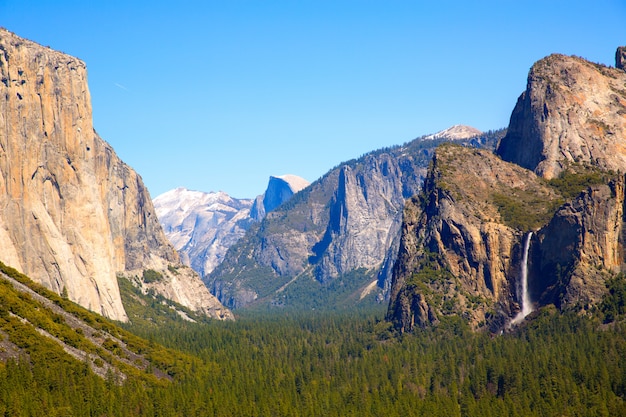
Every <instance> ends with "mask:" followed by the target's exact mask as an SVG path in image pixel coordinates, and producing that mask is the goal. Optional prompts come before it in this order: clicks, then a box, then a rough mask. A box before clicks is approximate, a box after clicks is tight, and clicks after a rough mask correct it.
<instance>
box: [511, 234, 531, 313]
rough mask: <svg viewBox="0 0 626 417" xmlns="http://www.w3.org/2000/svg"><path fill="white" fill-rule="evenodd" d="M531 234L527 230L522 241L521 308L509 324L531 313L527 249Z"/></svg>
mask: <svg viewBox="0 0 626 417" xmlns="http://www.w3.org/2000/svg"><path fill="white" fill-rule="evenodd" d="M532 236H533V232H528V234H527V235H526V242H525V243H524V255H523V256H522V271H521V272H522V274H521V275H522V309H521V311H520V312H519V313H517V315H516V316H515V318H514V319H513V320H512V321H511V324H519V323H521V322H522V320H524V318H526V316H527V315H529V314H530V313H532V311H533V305H532V302H531V301H530V294H529V293H528V251H529V249H530V239H531V238H532Z"/></svg>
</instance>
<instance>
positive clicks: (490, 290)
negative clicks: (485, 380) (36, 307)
mask: <svg viewBox="0 0 626 417" xmlns="http://www.w3.org/2000/svg"><path fill="white" fill-rule="evenodd" d="M433 161H434V163H433V165H432V167H431V170H430V172H429V176H428V177H427V179H426V181H425V182H424V188H423V190H422V192H421V193H420V195H419V196H416V197H413V198H412V199H410V200H409V201H408V202H407V204H406V206H405V209H404V219H403V225H402V238H401V242H400V250H399V254H398V260H397V262H396V264H395V267H394V273H393V284H392V289H391V296H390V299H391V302H390V307H389V313H388V314H389V317H390V318H391V319H392V320H394V321H396V324H397V325H398V327H399V328H400V329H402V330H404V331H410V330H412V329H413V328H414V327H416V326H419V327H424V326H426V325H429V324H431V323H433V322H436V321H438V318H439V317H441V316H442V315H449V314H460V315H462V316H463V317H464V318H465V319H467V320H468V321H469V322H470V323H471V324H472V325H473V326H474V327H477V326H478V325H479V324H480V323H481V322H483V323H484V322H485V321H486V320H487V319H488V318H489V319H490V320H492V321H493V320H494V319H498V320H500V317H505V316H510V315H511V314H512V312H513V311H515V310H517V309H518V308H519V307H518V303H517V301H516V300H517V294H516V286H515V283H516V282H517V281H518V280H519V271H520V260H521V259H522V254H521V251H522V246H523V245H522V240H523V235H524V233H523V232H522V231H519V230H517V229H516V228H515V227H512V226H510V225H507V224H506V222H505V221H504V220H503V218H502V216H501V215H500V212H499V209H498V202H499V200H498V197H497V196H502V195H506V196H509V195H510V196H513V198H516V199H520V200H524V199H526V198H527V197H528V196H529V195H530V196H533V198H535V197H534V196H536V198H537V199H538V200H541V201H545V202H550V201H556V200H558V198H559V196H558V195H557V194H556V193H554V192H553V191H552V190H551V189H550V188H549V187H547V186H546V185H544V184H543V183H542V182H541V181H540V180H539V179H538V177H537V176H536V175H535V174H533V173H532V172H531V171H528V170H525V169H523V168H521V167H519V166H517V165H514V164H510V163H506V162H504V161H502V160H501V159H499V158H498V157H496V156H495V155H493V154H492V153H491V152H488V151H484V150H473V149H468V148H463V147H458V146H440V147H439V148H438V149H437V151H436V153H435V157H434V159H433ZM521 190H526V191H525V192H524V193H523V195H522V191H521ZM516 193H519V196H516V195H515V194H516ZM529 204H530V202H529ZM542 210H543V211H546V210H547V209H546V210H544V209H539V212H538V213H537V214H536V215H537V216H542V215H545V213H541V211H542Z"/></svg>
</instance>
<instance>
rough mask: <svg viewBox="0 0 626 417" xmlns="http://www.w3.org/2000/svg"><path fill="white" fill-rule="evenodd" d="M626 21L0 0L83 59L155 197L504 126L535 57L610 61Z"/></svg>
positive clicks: (100, 117) (573, 7)
mask: <svg viewBox="0 0 626 417" xmlns="http://www.w3.org/2000/svg"><path fill="white" fill-rule="evenodd" d="M625 22H626V2H624V1H623V0H612V1H609V0H597V1H575V0H574V1H571V0H570V1H561V0H542V1H535V0H523V1H520V0H515V1H513V0H497V1H495V0H494V1H469V0H464V1H446V0H443V1H400V0H386V1H368V0H333V1H327V0H290V1H287V0H285V1H261V0H257V1H246V0H223V1H192V0H179V1H177V2H171V1H170V2H164V1H158V0H156V1H155V0H153V1H143V0H141V1H132V0H126V1H119V0H107V1H84V0H81V1H77V0H55V1H52V0H50V1H43V0H42V1H30V0H0V26H4V27H6V28H7V29H9V30H11V31H13V32H15V33H16V34H18V35H20V36H23V37H25V38H28V39H31V40H33V41H36V42H38V43H41V44H43V45H47V46H50V47H52V48H54V49H57V50H60V51H63V52H66V53H68V54H71V55H74V56H76V57H78V58H81V59H82V60H84V61H85V62H86V63H87V68H88V77H89V88H90V91H91V97H92V104H93V112H94V125H95V128H96V130H97V131H98V133H99V134H100V136H102V137H103V138H104V139H105V140H106V141H108V142H109V143H110V144H111V145H112V146H113V147H114V149H115V150H116V152H117V153H118V155H119V156H120V157H121V158H122V159H123V160H124V161H125V162H126V163H128V164H129V165H130V166H132V167H133V168H134V169H135V170H136V171H137V172H139V174H140V175H141V176H142V177H143V180H144V182H145V183H146V185H147V186H148V189H149V190H150V193H151V195H152V196H153V197H156V196H157V195H159V194H161V193H163V192H165V191H167V190H169V189H172V188H175V187H178V186H184V187H187V188H190V189H195V190H201V191H218V190H221V191H225V192H227V193H229V194H231V195H233V196H235V197H240V198H242V197H254V196H256V195H257V194H260V193H262V192H263V191H264V189H265V186H266V185H267V181H268V177H269V176H270V175H282V174H296V175H300V176H302V177H304V178H306V179H307V180H309V181H313V180H315V179H317V178H319V177H320V176H321V175H323V174H324V173H325V172H327V171H328V170H329V169H330V168H332V167H334V166H336V165H337V164H339V163H340V162H342V161H345V160H349V159H352V158H355V157H358V156H360V155H362V154H364V153H366V152H368V151H371V150H374V149H378V148H381V147H385V146H390V145H396V144H402V143H404V142H406V141H409V140H411V139H413V138H415V137H418V136H421V135H424V134H428V133H433V132H436V131H439V130H442V129H445V128H447V127H449V126H451V125H453V124H459V123H460V124H468V125H472V126H474V127H476V128H478V129H481V130H488V129H496V128H500V127H505V126H507V125H508V121H509V116H510V113H511V110H512V109H513V106H514V105H515V102H516V100H517V97H518V96H519V94H520V93H521V92H522V91H523V90H524V88H525V85H526V76H527V73H528V69H529V68H530V66H531V65H532V64H533V62H535V61H536V60H538V59H541V58H542V57H544V56H546V55H548V54H550V53H553V52H558V53H564V54H571V55H578V56H582V57H584V58H587V59H589V60H591V61H594V62H600V63H604V64H607V65H613V64H614V55H615V49H616V47H617V46H619V45H626V23H625Z"/></svg>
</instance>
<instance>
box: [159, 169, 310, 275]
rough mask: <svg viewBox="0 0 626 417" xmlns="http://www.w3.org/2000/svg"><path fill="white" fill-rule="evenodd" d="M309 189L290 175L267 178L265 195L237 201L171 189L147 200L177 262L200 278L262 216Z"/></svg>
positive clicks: (231, 198)
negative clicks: (175, 255) (172, 246)
mask: <svg viewBox="0 0 626 417" xmlns="http://www.w3.org/2000/svg"><path fill="white" fill-rule="evenodd" d="M307 185H309V183H308V181H306V180H305V179H303V178H301V177H298V176H296V175H281V176H271V177H270V180H269V183H268V186H267V189H266V191H265V193H263V194H261V195H259V196H258V197H257V198H256V199H254V200H253V199H237V198H233V197H231V196H229V195H228V194H226V193H225V192H222V191H220V192H209V193H207V192H202V191H192V190H188V189H186V188H182V187H181V188H176V189H174V190H170V191H167V192H166V193H164V194H161V195H159V196H158V197H156V198H155V199H154V200H153V203H154V207H155V210H156V214H157V216H158V218H159V221H160V222H161V225H162V226H163V230H164V231H165V235H166V236H167V237H168V239H169V240H170V242H172V245H174V248H175V249H176V250H177V251H178V252H179V254H180V257H181V260H182V261H183V262H184V263H185V264H187V265H189V266H191V267H192V268H193V269H194V270H195V271H196V272H198V273H199V274H200V275H201V276H205V275H207V274H209V273H210V272H211V271H213V269H215V267H216V266H217V265H219V264H220V262H221V261H222V259H223V258H224V255H225V254H226V251H228V248H230V247H231V246H232V245H233V244H235V243H236V242H237V241H238V240H239V239H240V238H241V237H242V236H243V235H244V234H245V233H246V231H247V230H248V229H249V228H250V226H252V224H253V223H254V222H256V221H260V220H263V218H264V217H265V213H266V212H270V211H272V210H274V209H275V208H276V207H278V206H279V205H281V204H282V203H284V202H286V201H287V200H289V199H290V198H291V196H293V195H294V194H295V193H296V192H298V191H300V190H301V189H303V188H305V187H306V186H307Z"/></svg>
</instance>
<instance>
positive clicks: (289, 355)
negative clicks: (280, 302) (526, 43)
mask: <svg viewBox="0 0 626 417" xmlns="http://www.w3.org/2000/svg"><path fill="white" fill-rule="evenodd" d="M624 282H625V280H624V279H623V277H621V276H620V277H617V278H616V279H615V280H612V281H611V283H610V286H611V287H610V291H609V296H608V297H607V298H606V300H605V302H604V303H603V304H602V305H601V306H600V307H599V308H598V310H597V311H596V314H594V315H593V316H581V315H579V314H576V313H574V312H569V313H567V312H566V313H561V312H558V311H557V310H556V309H555V308H544V309H542V310H540V311H538V312H535V313H534V314H533V315H532V316H531V317H530V319H529V320H527V321H526V322H525V323H523V324H522V325H521V326H520V327H518V328H515V329H513V330H511V331H509V332H505V333H503V334H497V335H496V334H490V333H486V332H484V333H474V332H471V331H470V330H469V329H468V327H467V325H466V324H465V323H464V322H463V321H462V320H461V319H458V318H449V319H446V320H444V321H442V322H441V324H440V325H439V326H437V327H434V328H430V329H425V330H420V331H417V332H415V333H413V334H399V333H396V331H395V330H394V329H393V327H392V325H391V324H390V323H389V322H387V321H385V320H384V309H383V308H382V307H378V308H373V309H367V310H357V309H355V310H351V311H342V312H325V313H319V312H318V313H294V312H289V313H284V314H279V313H275V312H274V313H271V314H270V313H267V314H261V313H258V312H257V313H255V314H254V315H252V314H248V315H246V314H241V315H239V316H238V318H237V320H236V321H234V322H219V321H211V320H198V321H197V322H196V323H190V322H186V321H183V320H181V319H180V318H179V316H177V315H176V314H174V315H171V316H167V314H166V310H168V309H167V308H166V309H164V310H163V311H162V312H161V313H159V312H158V309H155V308H154V307H155V305H152V306H151V305H150V304H148V303H146V302H145V301H142V300H141V299H140V297H139V296H138V295H137V294H131V293H129V292H128V291H127V290H128V288H126V290H125V293H126V294H125V296H126V297H127V298H126V301H125V302H126V303H127V302H128V300H129V299H133V300H135V301H134V304H132V305H130V306H129V308H128V311H129V315H130V317H131V323H128V324H124V325H123V327H124V329H122V328H119V327H118V326H120V324H119V323H112V322H109V323H104V324H103V325H106V326H107V328H109V329H115V328H116V329H117V330H115V331H116V332H117V334H118V336H119V337H120V338H122V339H124V340H131V339H132V338H137V336H139V337H141V338H143V339H145V340H144V348H143V349H144V350H146V351H149V352H150V353H149V356H150V357H151V360H152V361H153V363H154V366H155V367H161V368H163V369H165V370H166V371H167V376H168V377H167V378H161V379H157V378H154V377H152V374H151V372H152V370H151V369H146V370H145V371H144V373H143V374H140V373H132V372H131V373H128V376H127V378H126V379H125V380H123V381H121V380H120V379H119V378H116V376H115V375H114V374H113V373H109V374H107V375H105V376H104V377H100V376H97V375H95V374H94V373H93V372H92V371H91V369H90V364H89V363H86V362H85V361H79V360H76V359H74V358H72V357H70V356H68V355H66V354H64V352H63V350H62V349H60V348H59V347H58V346H57V345H55V344H54V343H51V342H48V341H46V339H41V338H36V337H34V336H33V337H25V336H24V334H28V332H27V330H25V329H22V332H18V333H20V334H22V336H19V337H18V336H16V335H17V333H16V332H11V331H10V329H9V328H10V327H11V326H13V327H15V326H18V327H19V326H20V321H19V320H13V318H14V317H13V316H14V315H13V314H10V312H12V311H19V310H20V309H22V310H25V309H26V307H25V306H24V305H22V304H21V303H23V302H24V301H25V297H21V298H20V297H15V296H13V295H12V293H11V290H10V289H9V288H8V287H7V286H5V285H3V286H1V287H0V293H2V295H3V302H2V304H3V308H2V311H3V312H4V313H3V314H0V322H1V323H0V329H2V334H3V335H4V337H9V338H13V339H14V342H15V343H16V344H18V345H19V346H21V347H22V348H23V349H24V352H25V354H24V355H21V356H20V357H18V358H9V359H7V360H5V361H4V362H2V363H1V364H0V415H5V416H41V415H48V416H320V415H324V416H370V415H371V416H380V415H385V416H407V415H416V416H419V415H429V416H501V415H508V416H554V415H559V416H616V415H626V404H624V395H625V394H626V361H625V360H624V358H626V323H624V313H625V311H624V305H625V301H626V291H625V290H624V289H625V288H626V286H625V285H624ZM20 300H21V301H20ZM26 301H28V300H26ZM29 302H30V301H29ZM31 304H32V303H31ZM30 309H34V310H37V311H42V310H43V309H42V308H41V307H39V308H37V307H30ZM75 310H76V311H79V310H80V308H79V307H75ZM155 311H156V313H155ZM81 314H83V315H86V314H87V313H84V312H83V313H81ZM155 314H156V315H159V314H160V315H159V317H160V319H159V320H157V319H156V316H155ZM57 321H59V320H57ZM112 331H113V330H112ZM24 332H26V333H24ZM129 332H132V333H129ZM137 339H139V338H137ZM139 340H140V339H139ZM134 343H135V344H139V343H140V342H138V341H135V342H134ZM160 346H163V347H160ZM148 374H149V375H148Z"/></svg>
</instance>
